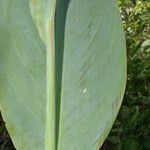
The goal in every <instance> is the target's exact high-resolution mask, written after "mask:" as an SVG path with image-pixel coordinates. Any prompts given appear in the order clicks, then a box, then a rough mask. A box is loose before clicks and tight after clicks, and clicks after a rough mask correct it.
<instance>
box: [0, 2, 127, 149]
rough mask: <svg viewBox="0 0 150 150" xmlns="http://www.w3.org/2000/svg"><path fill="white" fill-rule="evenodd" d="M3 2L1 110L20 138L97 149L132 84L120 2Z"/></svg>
mask: <svg viewBox="0 0 150 150" xmlns="http://www.w3.org/2000/svg"><path fill="white" fill-rule="evenodd" d="M0 2H1V5H0V12H1V15H0V20H1V23H0V87H1V90H0V110H1V112H2V116H3V119H4V120H5V122H6V127H7V129H8V132H9V134H10V136H11V138H12V141H13V143H14V146H15V147H16V149H17V150H44V149H45V150H71V149H79V150H96V149H98V148H99V147H100V146H101V145H102V144H103V142H104V140H105V139H106V137H107V135H108V133H109V132H110V130H111V128H112V125H113V123H114V120H115V119H116V116H117V114H118V110H119V108H120V106H121V103H122V99H123V95H124V91H125V84H126V75H127V73H126V49H125V47H126V46H125V36H124V31H123V26H122V22H121V18H120V15H119V10H118V6H117V2H116V1H112V0H94V1H93V2H92V3H91V0H71V1H70V2H69V1H68V0H38V1H35V0H30V1H25V0H15V1H10V0H1V1H0ZM29 2H31V3H29ZM68 3H69V5H68V7H67V4H68ZM95 8H96V9H95ZM66 12H67V14H66ZM110 12H111V13H110Z"/></svg>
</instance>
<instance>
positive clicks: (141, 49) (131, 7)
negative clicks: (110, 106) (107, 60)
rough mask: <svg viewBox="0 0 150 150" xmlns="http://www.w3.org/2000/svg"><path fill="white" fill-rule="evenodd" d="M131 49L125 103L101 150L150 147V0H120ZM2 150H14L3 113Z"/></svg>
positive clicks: (0, 125)
mask: <svg viewBox="0 0 150 150" xmlns="http://www.w3.org/2000/svg"><path fill="white" fill-rule="evenodd" d="M118 3H119V7H120V11H121V15H122V19H123V24H124V29H125V34H126V41H127V52H128V56H127V57H128V79H127V87H126V93H125V96H124V100H123V105H122V107H121V109H120V112H119V115H118V117H117V119H116V121H115V124H114V126H113V128H112V130H111V132H110V134H109V136H108V138H107V139H106V141H105V143H104V144H103V146H102V148H101V150H150V0H118ZM0 150H14V147H13V144H12V142H11V139H10V137H9V135H8V133H7V131H6V128H5V123H4V122H3V121H2V118H1V116H0Z"/></svg>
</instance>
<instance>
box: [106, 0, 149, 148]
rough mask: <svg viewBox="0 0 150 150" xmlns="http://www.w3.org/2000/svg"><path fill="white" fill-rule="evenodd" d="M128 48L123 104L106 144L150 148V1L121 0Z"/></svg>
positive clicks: (119, 146)
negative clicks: (126, 78)
mask: <svg viewBox="0 0 150 150" xmlns="http://www.w3.org/2000/svg"><path fill="white" fill-rule="evenodd" d="M119 4H120V10H121V13H122V18H123V22H124V28H125V33H126V40H127V52H128V81H127V88H126V93H125V97H124V101H123V105H122V108H121V110H120V113H119V115H118V118H117V120H116V122H115V125H114V127H113V129H112V131H111V133H110V135H109V137H108V139H107V140H106V143H105V144H104V147H106V145H107V146H108V145H110V147H109V148H108V150H149V149H150V136H149V135H150V117H149V116H150V42H149V40H150V1H149V0H145V1H144V0H143V1H142V0H136V1H133V0H132V1H131V0H119Z"/></svg>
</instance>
